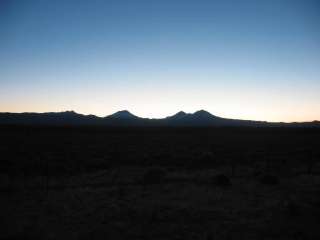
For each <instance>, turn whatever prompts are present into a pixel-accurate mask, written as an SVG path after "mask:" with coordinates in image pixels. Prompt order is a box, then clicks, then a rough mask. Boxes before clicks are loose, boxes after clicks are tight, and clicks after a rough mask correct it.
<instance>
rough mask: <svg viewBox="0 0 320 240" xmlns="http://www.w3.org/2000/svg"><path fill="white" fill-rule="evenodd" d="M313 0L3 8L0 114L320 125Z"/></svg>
mask: <svg viewBox="0 0 320 240" xmlns="http://www.w3.org/2000/svg"><path fill="white" fill-rule="evenodd" d="M319 26H320V3H319V1H317V0H266V1H263V0H261V1H256V0H242V1H239V0H234V1H231V0H220V1H217V0H206V1H205V0H194V1H189V0H184V1H175V0H161V1H154V0H135V1H132V0H128V1H122V0H115V1H111V0H110V1H108V0H104V1H102V0H101V1H98V0H87V1H82V0H77V1H69V0H56V1H49V0H39V1H35V0H28V1H23V0H20V1H19V0H1V1H0V112H54V111H65V110H74V111H76V112H79V113H83V114H95V115H97V116H106V115H109V114H112V113H113V112H116V111H119V110H124V109H127V110H129V111H131V112H132V113H134V114H136V115H138V116H141V117H150V118H161V117H165V116H168V115H172V114H174V113H176V112H178V111H180V110H183V111H185V112H194V111H197V110H200V109H205V110H207V111H209V112H211V113H212V114H214V115H218V116H221V117H228V118H237V119H251V120H266V121H286V122H291V121H312V120H320V27H319Z"/></svg>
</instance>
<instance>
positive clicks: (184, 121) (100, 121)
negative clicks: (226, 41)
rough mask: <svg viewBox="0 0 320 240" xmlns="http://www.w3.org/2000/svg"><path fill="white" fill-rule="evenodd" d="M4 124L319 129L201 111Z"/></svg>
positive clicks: (28, 118) (20, 118)
mask: <svg viewBox="0 0 320 240" xmlns="http://www.w3.org/2000/svg"><path fill="white" fill-rule="evenodd" d="M0 124H1V125H71V126H73V125H93V126H95V125H97V126H191V127H192V126H216V127H228V126H241V127H281V126H286V127H320V122H319V121H313V122H298V123H297V122H294V123H280V122H278V123H274V122H264V121H250V120H238V119H228V118H221V117H218V116H215V115H212V114H211V113H209V112H207V111H204V110H200V111H196V112H195V113H185V112H183V111H180V112H178V113H176V114H175V115H172V116H169V117H166V118H162V119H149V118H140V117H138V116H136V115H134V114H132V113H130V112H129V111H127V110H124V111H119V112H116V113H114V114H112V115H109V116H106V117H97V116H94V115H83V114H79V113H76V112H74V111H66V112H48V113H0Z"/></svg>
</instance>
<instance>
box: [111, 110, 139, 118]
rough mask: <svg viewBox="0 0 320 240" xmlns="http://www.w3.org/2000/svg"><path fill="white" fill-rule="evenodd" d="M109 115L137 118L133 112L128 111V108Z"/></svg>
mask: <svg viewBox="0 0 320 240" xmlns="http://www.w3.org/2000/svg"><path fill="white" fill-rule="evenodd" d="M109 117H112V118H122V119H131V118H137V116H135V115H133V114H132V113H131V112H129V111H128V110H122V111H118V112H116V113H114V114H112V115H110V116H109Z"/></svg>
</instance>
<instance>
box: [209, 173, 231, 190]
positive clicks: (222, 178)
mask: <svg viewBox="0 0 320 240" xmlns="http://www.w3.org/2000/svg"><path fill="white" fill-rule="evenodd" d="M211 181H212V183H213V184H214V185H216V186H219V187H229V186H231V185H232V184H231V181H230V179H229V178H228V177H227V176H226V175H224V174H219V175H216V176H213V177H212V179H211Z"/></svg>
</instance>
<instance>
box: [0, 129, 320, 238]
mask: <svg viewBox="0 0 320 240" xmlns="http://www.w3.org/2000/svg"><path fill="white" fill-rule="evenodd" d="M319 137H320V129H280V128H273V129H272V128H269V129H267V128H266V129H255V128H220V129H219V128H113V129H112V128H92V127H78V128H71V127H17V126H16V127H0V191H1V192H0V194H1V195H0V196H1V197H0V221H1V223H0V239H130V240H131V239H132V240H134V239H152V240H153V239H154V240H156V239H181V240H182V239H183V240H188V239H203V240H211V239H212V240H213V239H228V240H229V239H273V240H274V239H320V224H319V223H320V159H319V149H320V148H319V142H320V141H319Z"/></svg>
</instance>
